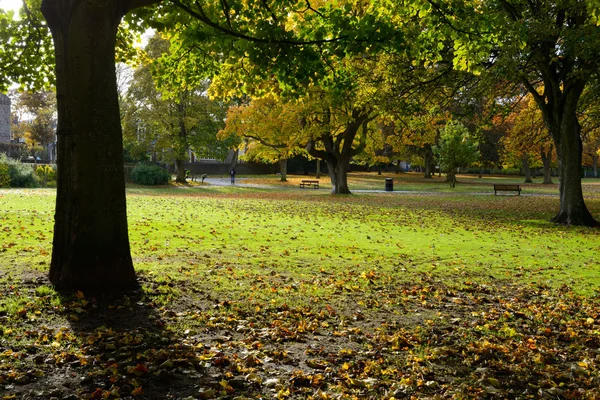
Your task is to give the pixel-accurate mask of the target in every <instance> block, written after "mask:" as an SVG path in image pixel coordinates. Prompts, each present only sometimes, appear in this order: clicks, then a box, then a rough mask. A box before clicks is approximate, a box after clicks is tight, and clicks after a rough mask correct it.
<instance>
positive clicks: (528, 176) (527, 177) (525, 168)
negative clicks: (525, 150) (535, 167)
mask: <svg viewBox="0 0 600 400" xmlns="http://www.w3.org/2000/svg"><path fill="white" fill-rule="evenodd" d="M521 165H523V172H525V183H533V180H532V179H531V169H530V168H529V159H528V157H527V154H521Z"/></svg>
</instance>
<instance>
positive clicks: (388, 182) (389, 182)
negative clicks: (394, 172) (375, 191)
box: [385, 178, 394, 192]
mask: <svg viewBox="0 0 600 400" xmlns="http://www.w3.org/2000/svg"><path fill="white" fill-rule="evenodd" d="M385 191H386V192H393V191H394V179H393V178H385Z"/></svg>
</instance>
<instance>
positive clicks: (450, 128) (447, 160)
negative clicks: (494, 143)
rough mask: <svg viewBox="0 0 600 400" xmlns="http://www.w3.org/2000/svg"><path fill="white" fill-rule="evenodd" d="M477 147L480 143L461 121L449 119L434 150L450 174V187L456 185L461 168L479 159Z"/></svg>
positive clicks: (442, 165)
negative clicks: (472, 136)
mask: <svg viewBox="0 0 600 400" xmlns="http://www.w3.org/2000/svg"><path fill="white" fill-rule="evenodd" d="M477 148H478V143H477V142H476V141H474V140H473V139H472V138H471V135H470V133H469V131H468V130H467V128H465V126H464V125H463V124H462V123H460V122H455V121H449V122H448V123H447V124H446V126H445V128H444V129H443V130H442V131H441V134H440V141H439V144H438V145H436V146H433V152H434V154H435V155H436V156H437V157H438V160H439V163H440V165H441V167H442V168H443V169H445V170H446V172H447V174H448V183H449V184H450V187H455V186H456V173H457V172H458V169H459V168H464V167H468V166H470V165H471V164H472V163H474V162H475V161H477V160H478V159H479V150H478V149H477Z"/></svg>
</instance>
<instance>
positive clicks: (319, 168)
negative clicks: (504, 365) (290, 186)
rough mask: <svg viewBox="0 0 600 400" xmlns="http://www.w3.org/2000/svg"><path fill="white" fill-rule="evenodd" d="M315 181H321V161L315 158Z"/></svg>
mask: <svg viewBox="0 0 600 400" xmlns="http://www.w3.org/2000/svg"><path fill="white" fill-rule="evenodd" d="M316 178H317V179H321V159H319V158H317V174H316Z"/></svg>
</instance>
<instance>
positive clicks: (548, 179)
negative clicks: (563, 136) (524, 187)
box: [540, 146, 554, 185]
mask: <svg viewBox="0 0 600 400" xmlns="http://www.w3.org/2000/svg"><path fill="white" fill-rule="evenodd" d="M540 155H541V157H542V164H543V166H544V181H543V182H542V183H543V184H545V185H551V184H553V183H554V182H552V169H551V167H552V146H550V150H548V151H547V152H546V151H545V150H544V149H542V151H541V154H540Z"/></svg>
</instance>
